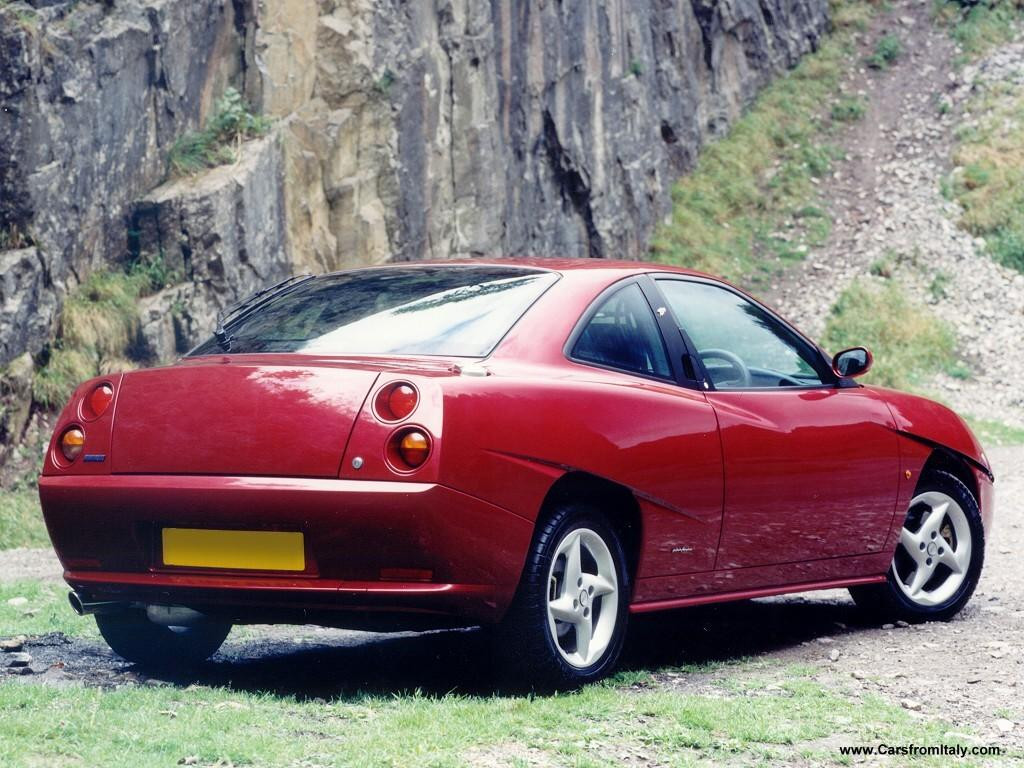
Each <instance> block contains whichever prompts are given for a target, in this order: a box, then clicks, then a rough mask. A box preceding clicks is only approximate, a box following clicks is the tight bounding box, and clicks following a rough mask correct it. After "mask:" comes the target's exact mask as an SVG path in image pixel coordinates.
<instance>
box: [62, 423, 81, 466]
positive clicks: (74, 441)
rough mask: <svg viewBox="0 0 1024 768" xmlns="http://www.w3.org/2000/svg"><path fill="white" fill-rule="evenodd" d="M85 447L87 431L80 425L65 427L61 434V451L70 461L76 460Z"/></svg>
mask: <svg viewBox="0 0 1024 768" xmlns="http://www.w3.org/2000/svg"><path fill="white" fill-rule="evenodd" d="M83 448H85V432H83V431H82V430H81V429H79V428H78V427H71V428H70V429H65V430H64V434H62V435H61V436H60V452H61V453H62V454H64V458H65V459H67V460H68V461H74V460H75V459H77V458H78V456H79V454H81V453H82V449H83Z"/></svg>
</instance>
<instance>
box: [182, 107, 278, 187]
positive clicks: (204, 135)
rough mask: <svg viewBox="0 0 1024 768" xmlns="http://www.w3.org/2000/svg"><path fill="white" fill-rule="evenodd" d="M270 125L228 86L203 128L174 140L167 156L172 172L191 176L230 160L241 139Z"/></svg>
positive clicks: (256, 133) (233, 158)
mask: <svg viewBox="0 0 1024 768" xmlns="http://www.w3.org/2000/svg"><path fill="white" fill-rule="evenodd" d="M269 128H270V120H268V119H267V118H266V117H264V116H262V115H258V114H253V112H252V111H251V108H250V107H249V105H248V104H247V103H246V101H245V99H244V98H242V94H240V93H239V92H238V91H237V90H235V89H234V88H228V89H227V90H225V91H224V95H223V96H221V97H220V98H219V99H218V100H217V103H216V105H215V107H214V114H213V116H212V117H211V118H210V119H209V121H207V123H206V127H205V128H203V129H202V130H201V131H189V132H188V133H186V134H185V135H184V136H182V137H181V138H179V139H178V140H177V141H176V142H174V145H173V146H172V147H171V152H170V156H169V158H168V167H169V169H170V172H171V175H174V176H190V175H192V174H195V173H199V172H200V171H203V170H205V169H207V168H215V167H216V166H218V165H226V164H228V163H233V162H235V160H236V159H237V158H238V147H239V145H240V144H241V143H242V142H243V141H245V140H246V139H253V138H257V137H259V136H263V135H264V134H265V133H266V132H267V131H268V130H269Z"/></svg>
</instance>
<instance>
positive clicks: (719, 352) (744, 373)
mask: <svg viewBox="0 0 1024 768" xmlns="http://www.w3.org/2000/svg"><path fill="white" fill-rule="evenodd" d="M700 359H701V360H724V361H725V362H727V363H728V364H729V365H728V367H729V368H732V370H733V371H734V372H735V375H734V376H732V377H730V378H728V379H723V380H722V381H715V377H713V376H712V378H711V381H712V383H713V384H714V385H715V386H716V387H717V386H719V385H720V384H724V383H726V382H728V383H729V384H730V385H732V386H736V387H749V386H750V381H751V379H750V369H749V368H747V365H746V363H744V362H743V361H742V360H740V358H739V356H738V355H735V354H733V353H732V352H730V351H728V350H727V349H702V350H701V351H700ZM710 373H711V372H710V371H708V374H709V375H710ZM734 382H735V383H734Z"/></svg>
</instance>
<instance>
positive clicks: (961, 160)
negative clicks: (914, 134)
mask: <svg viewBox="0 0 1024 768" xmlns="http://www.w3.org/2000/svg"><path fill="white" fill-rule="evenodd" d="M1022 66H1024V65H1022ZM969 109H970V111H971V113H972V114H974V115H975V116H976V121H977V122H976V124H974V125H972V126H970V127H969V128H967V129H965V130H961V131H960V132H959V135H958V139H959V143H958V146H957V148H956V150H955V153H954V159H955V161H956V164H957V166H958V167H957V171H956V172H955V173H954V175H953V177H952V185H951V186H952V191H953V195H954V196H955V198H956V199H957V200H958V201H959V202H960V204H961V205H962V206H963V208H964V215H963V218H962V219H961V221H960V224H961V226H962V227H963V228H964V229H966V230H967V231H968V232H970V233H971V234H973V235H975V236H979V237H984V238H985V242H986V248H987V250H988V252H989V254H990V255H991V256H992V258H994V259H995V260H996V261H999V262H1001V263H1002V264H1006V265H1007V266H1010V267H1013V268H1014V269H1018V270H1020V271H1022V272H1024V87H1022V86H1013V85H1011V84H1008V83H999V84H993V85H992V86H990V87H989V88H988V89H987V91H986V92H985V93H983V94H981V95H980V96H978V97H976V98H975V99H973V100H972V102H971V104H970V106H969Z"/></svg>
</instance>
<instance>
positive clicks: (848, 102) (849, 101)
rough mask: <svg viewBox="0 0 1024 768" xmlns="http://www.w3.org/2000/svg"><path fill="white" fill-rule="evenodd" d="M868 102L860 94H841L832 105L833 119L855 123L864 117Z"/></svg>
mask: <svg viewBox="0 0 1024 768" xmlns="http://www.w3.org/2000/svg"><path fill="white" fill-rule="evenodd" d="M865 112H867V104H866V103H865V102H864V99H862V98H861V97H860V96H840V97H839V100H838V101H836V103H835V104H833V105H832V119H833V120H838V121H840V122H843V123H853V122H856V121H857V120H860V119H862V118H863V117H864V113H865Z"/></svg>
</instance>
